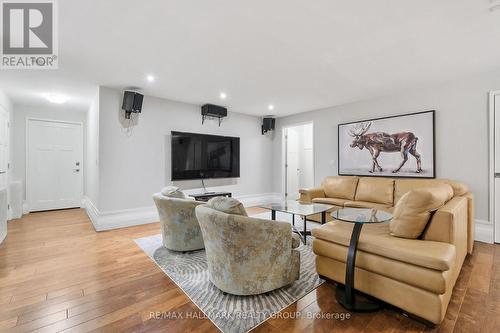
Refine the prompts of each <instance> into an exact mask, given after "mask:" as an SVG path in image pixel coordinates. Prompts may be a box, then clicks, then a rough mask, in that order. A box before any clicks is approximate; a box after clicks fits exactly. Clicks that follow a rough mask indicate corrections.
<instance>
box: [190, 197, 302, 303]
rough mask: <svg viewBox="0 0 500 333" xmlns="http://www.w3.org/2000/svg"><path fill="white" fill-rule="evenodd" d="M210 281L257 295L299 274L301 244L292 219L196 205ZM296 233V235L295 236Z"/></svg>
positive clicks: (226, 289)
mask: <svg viewBox="0 0 500 333" xmlns="http://www.w3.org/2000/svg"><path fill="white" fill-rule="evenodd" d="M195 211H196V216H197V217H198V221H199V222H200V227H201V231H202V233H203V239H204V241H205V250H206V254H207V262H208V272H209V275H210V281H211V282H212V283H213V284H214V285H215V286H216V287H217V288H219V289H220V290H222V291H224V292H227V293H229V294H233V295H257V294H262V293H266V292H268V291H271V290H274V289H277V288H281V287H283V286H286V285H289V284H291V283H292V282H294V281H295V280H297V279H298V278H299V274H300V254H299V252H298V251H297V250H295V248H297V247H298V246H299V245H300V238H299V237H298V235H295V234H292V229H291V226H290V224H289V223H286V222H279V221H271V220H263V219H258V218H252V217H247V216H242V215H235V214H226V213H223V212H220V211H217V210H215V209H212V208H210V207H208V206H207V205H201V206H198V207H196V210H195ZM292 235H293V236H292Z"/></svg>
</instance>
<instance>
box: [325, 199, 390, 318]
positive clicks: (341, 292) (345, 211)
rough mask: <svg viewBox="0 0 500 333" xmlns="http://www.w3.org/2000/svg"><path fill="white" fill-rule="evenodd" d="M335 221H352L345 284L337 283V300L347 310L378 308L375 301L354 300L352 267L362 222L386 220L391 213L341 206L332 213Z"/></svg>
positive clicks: (365, 310)
mask: <svg viewBox="0 0 500 333" xmlns="http://www.w3.org/2000/svg"><path fill="white" fill-rule="evenodd" d="M332 217H333V218H334V219H335V220H337V221H342V222H347V223H354V228H353V229H352V234H351V241H350V243H349V250H348V252H347V262H346V271H345V285H344V286H341V285H337V290H336V297H337V301H338V302H339V303H340V304H341V305H342V306H343V307H344V308H346V309H347V310H349V311H355V312H372V311H376V310H378V309H379V308H380V304H378V303H375V302H361V301H356V298H355V290H354V269H355V265H356V251H357V248H358V241H359V235H360V233H361V228H362V227H363V225H364V224H370V223H381V222H387V221H390V220H391V219H392V214H390V213H388V212H386V211H382V210H377V209H371V208H342V209H339V210H337V211H334V212H333V213H332Z"/></svg>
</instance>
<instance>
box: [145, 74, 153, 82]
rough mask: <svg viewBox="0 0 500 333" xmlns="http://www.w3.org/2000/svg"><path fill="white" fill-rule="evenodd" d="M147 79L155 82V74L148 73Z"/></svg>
mask: <svg viewBox="0 0 500 333" xmlns="http://www.w3.org/2000/svg"><path fill="white" fill-rule="evenodd" d="M146 80H148V82H155V77H154V76H153V75H148V76H146Z"/></svg>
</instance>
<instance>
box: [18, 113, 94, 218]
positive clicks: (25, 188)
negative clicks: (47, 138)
mask: <svg viewBox="0 0 500 333" xmlns="http://www.w3.org/2000/svg"><path fill="white" fill-rule="evenodd" d="M30 121H42V122H48V123H59V124H70V125H79V126H81V128H82V169H83V172H82V181H83V185H85V169H84V168H83V166H84V165H85V161H84V159H85V135H84V132H83V130H84V128H83V122H81V121H69V120H58V119H47V118H37V117H26V120H25V131H26V133H25V136H26V137H25V140H26V142H25V151H24V154H25V156H26V158H25V159H26V161H25V166H24V168H25V170H24V172H25V175H24V177H25V178H24V179H25V182H24V191H25V192H26V204H27V208H28V209H27V210H28V213H29V212H31V202H30V201H29V200H28V193H29V185H28V184H29V183H30V182H29V171H28V167H29V165H30V164H29V160H30V158H29V122H30ZM83 195H84V188H83V187H82V198H83ZM80 207H81V206H80Z"/></svg>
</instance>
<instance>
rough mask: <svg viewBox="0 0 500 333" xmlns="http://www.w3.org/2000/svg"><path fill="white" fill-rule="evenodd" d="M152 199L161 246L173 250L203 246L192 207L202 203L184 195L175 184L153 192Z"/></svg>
mask: <svg viewBox="0 0 500 333" xmlns="http://www.w3.org/2000/svg"><path fill="white" fill-rule="evenodd" d="M153 200H154V202H155V204H156V208H157V209H158V215H159V216H160V227H161V233H162V237H163V246H165V247H166V248H167V249H170V250H174V251H194V250H199V249H203V248H204V243H203V236H202V234H201V229H200V225H199V223H198V220H197V219H196V215H195V212H194V209H195V208H196V206H198V205H201V204H203V202H198V201H195V200H192V199H185V195H184V193H183V192H182V191H180V190H179V189H178V188H177V187H175V186H169V187H166V188H164V189H162V191H161V193H155V194H154V195H153Z"/></svg>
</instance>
